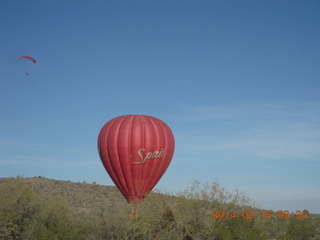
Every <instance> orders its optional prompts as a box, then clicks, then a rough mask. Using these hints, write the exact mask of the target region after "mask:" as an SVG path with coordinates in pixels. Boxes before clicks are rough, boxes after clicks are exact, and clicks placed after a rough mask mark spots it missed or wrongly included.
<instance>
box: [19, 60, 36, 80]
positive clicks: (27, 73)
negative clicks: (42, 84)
mask: <svg viewBox="0 0 320 240" xmlns="http://www.w3.org/2000/svg"><path fill="white" fill-rule="evenodd" d="M24 58H25V59H29V60H31V61H32V62H33V63H35V64H36V63H37V61H36V60H35V59H34V58H33V57H30V56H22V57H19V58H18V59H17V61H20V60H21V59H24ZM26 75H27V76H29V72H26Z"/></svg>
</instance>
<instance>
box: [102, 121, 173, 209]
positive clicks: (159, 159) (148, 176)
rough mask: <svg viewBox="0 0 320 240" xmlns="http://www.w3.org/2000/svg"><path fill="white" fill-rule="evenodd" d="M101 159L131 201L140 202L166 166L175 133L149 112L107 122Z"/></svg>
mask: <svg viewBox="0 0 320 240" xmlns="http://www.w3.org/2000/svg"><path fill="white" fill-rule="evenodd" d="M98 150H99V155H100V158H101V161H102V163H103V165H104V167H105V169H106V171H107V172H108V174H109V175H110V177H111V179H112V180H113V182H114V183H115V185H116V186H117V188H118V189H119V190H120V192H121V193H122V195H123V196H124V197H125V198H126V200H127V202H128V203H141V202H142V201H143V199H144V198H145V196H146V195H147V194H148V193H149V192H150V191H151V190H152V189H153V187H154V186H155V185H156V184H157V182H158V181H159V180H160V178H161V177H162V175H163V174H164V173H165V171H166V170H167V168H168V166H169V164H170V162H171V159H172V156H173V152H174V136H173V133H172V131H171V130H170V128H169V127H168V125H167V124H165V123H164V122H163V121H161V120H160V119H157V118H155V117H151V116H146V115H124V116H120V117H117V118H114V119H112V120H110V121H109V122H107V123H106V124H105V125H104V126H103V127H102V129H101V131H100V133H99V137H98Z"/></svg>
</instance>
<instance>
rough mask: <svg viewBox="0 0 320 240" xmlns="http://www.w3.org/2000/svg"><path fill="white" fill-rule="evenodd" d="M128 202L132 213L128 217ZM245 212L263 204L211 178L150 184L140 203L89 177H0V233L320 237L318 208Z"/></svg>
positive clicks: (185, 239) (76, 239)
mask: <svg viewBox="0 0 320 240" xmlns="http://www.w3.org/2000/svg"><path fill="white" fill-rule="evenodd" d="M133 209H134V210H135V211H136V213H137V214H138V217H137V218H130V213H131V211H132V210H133ZM213 211H217V212H216V213H213ZM250 211H251V212H255V213H260V212H261V211H265V210H263V209H258V208H256V207H254V204H253V202H252V201H251V200H250V199H249V198H248V197H247V196H246V195H245V194H243V193H242V192H240V191H234V192H229V191H227V190H226V189H224V188H223V187H222V186H220V185H219V184H218V183H216V182H213V183H207V184H201V183H199V182H197V181H196V182H194V183H193V184H192V185H191V186H189V187H188V188H186V189H185V190H184V191H181V192H177V193H163V192H159V191H154V192H152V193H151V194H149V196H148V198H146V200H145V201H144V202H143V204H136V205H132V204H127V203H126V201H125V200H124V198H123V197H122V195H121V194H120V193H119V192H118V190H117V189H116V188H115V187H111V186H102V185H98V184H96V183H92V184H88V183H73V182H70V181H57V180H50V179H47V178H44V177H34V178H22V177H16V178H6V179H4V178H2V179H0V239H1V240H13V239H19V240H20V239H21V240H38V239H39V240H42V239H43V240H48V239H50V240H69V239H70V240H71V239H72V240H81V239H86V240H88V239H89V240H90V239H95V240H100V239H101V240H102V239H128V240H131V239H132V240H138V239H139V240H140V239H141V240H145V239H165V240H170V239H181V240H196V239H197V240H200V239H213V240H214V239H217V240H218V239H219V240H229V239H230V240H233V239H234V240H236V239H237V240H240V239H243V240H250V239H254V240H256V239H266V240H269V239H283V240H285V239H288V240H289V239H290V240H295V239H297V240H298V239H299V240H300V239H301V240H302V239H310V240H311V239H312V240H316V239H320V224H319V222H320V216H319V215H316V214H309V215H308V217H307V218H304V219H303V218H299V217H298V216H297V215H296V214H291V216H290V217H288V218H283V219H279V218H277V217H275V216H276V213H274V212H268V214H272V216H273V217H272V218H270V219H268V218H266V217H265V218H262V217H254V218H252V219H251V218H250V217H249V216H250V215H249V214H247V213H250ZM243 212H244V213H246V214H244V215H243V216H242V214H241V213H243ZM235 214H237V216H235ZM260 216H261V215H260ZM266 216H268V215H266ZM213 217H216V219H213Z"/></svg>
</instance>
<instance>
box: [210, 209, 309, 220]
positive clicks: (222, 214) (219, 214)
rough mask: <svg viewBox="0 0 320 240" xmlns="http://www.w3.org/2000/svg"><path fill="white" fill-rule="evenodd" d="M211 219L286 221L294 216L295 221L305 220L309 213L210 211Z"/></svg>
mask: <svg viewBox="0 0 320 240" xmlns="http://www.w3.org/2000/svg"><path fill="white" fill-rule="evenodd" d="M212 214H213V215H212V219H224V218H242V219H255V218H263V219H271V218H273V217H276V218H278V219H288V218H290V217H291V216H294V217H295V218H296V219H306V218H307V217H308V215H309V212H308V211H306V210H304V211H299V210H297V211H296V212H295V213H290V212H289V211H288V210H285V211H277V212H272V211H271V210H268V211H260V212H255V211H241V212H237V211H222V210H221V211H217V210H214V211H212Z"/></svg>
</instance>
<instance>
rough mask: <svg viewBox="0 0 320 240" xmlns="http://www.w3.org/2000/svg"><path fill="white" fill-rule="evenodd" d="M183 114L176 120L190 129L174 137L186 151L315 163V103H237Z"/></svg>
mask: <svg viewBox="0 0 320 240" xmlns="http://www.w3.org/2000/svg"><path fill="white" fill-rule="evenodd" d="M183 110H184V111H183V113H182V114H181V115H179V116H176V121H178V122H183V123H186V122H193V124H192V127H190V128H189V131H184V132H178V133H177V138H178V139H179V140H180V141H182V144H183V145H184V146H188V149H194V150H201V151H211V152H215V153H218V152H220V151H221V152H222V151H223V152H224V153H225V154H227V155H237V156H242V157H251V158H263V159H265V158H272V159H295V160H296V159H301V160H307V159H308V160H317V161H320V148H319V146H320V105H319V104H309V103H308V104H299V106H291V105H289V106H288V105H285V104H283V105H281V104H260V105H259V104H236V105H232V106H225V107H223V106H222V107H221V106H220V107H215V106H195V107H183ZM230 121H232V125H230Z"/></svg>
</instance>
